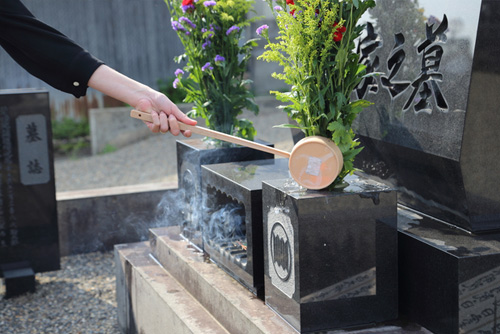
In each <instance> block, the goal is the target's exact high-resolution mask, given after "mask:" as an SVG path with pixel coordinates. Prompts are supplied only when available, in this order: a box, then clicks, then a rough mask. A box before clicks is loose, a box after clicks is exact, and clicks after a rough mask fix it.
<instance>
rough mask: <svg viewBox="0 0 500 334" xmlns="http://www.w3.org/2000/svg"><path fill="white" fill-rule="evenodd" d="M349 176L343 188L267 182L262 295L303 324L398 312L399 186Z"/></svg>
mask: <svg viewBox="0 0 500 334" xmlns="http://www.w3.org/2000/svg"><path fill="white" fill-rule="evenodd" d="M347 181H348V182H349V183H350V185H349V186H348V187H347V188H345V189H344V190H342V191H339V192H321V191H304V190H301V189H297V188H294V187H293V186H292V185H291V183H290V180H273V181H265V182H264V183H263V191H262V192H263V206H264V259H265V260H264V263H265V267H264V268H265V287H266V288H265V295H266V297H265V301H266V303H267V305H269V306H270V307H271V308H272V309H274V310H275V311H276V312H277V313H278V314H280V315H281V316H282V317H283V318H284V319H285V320H286V321H288V322H289V323H290V324H291V325H292V326H293V327H294V328H295V329H296V330H298V331H299V332H310V331H319V330H328V329H336V328H344V327H349V326H355V325H362V324H368V323H374V322H375V323H376V322H382V321H387V320H391V319H395V318H397V317H398V294H397V285H398V281H397V280H398V274H397V257H398V255H397V229H396V192H395V191H394V190H393V189H391V188H389V187H387V186H385V185H383V184H381V183H378V182H373V181H371V180H370V179H367V178H364V177H358V176H352V177H350V178H348V179H347Z"/></svg>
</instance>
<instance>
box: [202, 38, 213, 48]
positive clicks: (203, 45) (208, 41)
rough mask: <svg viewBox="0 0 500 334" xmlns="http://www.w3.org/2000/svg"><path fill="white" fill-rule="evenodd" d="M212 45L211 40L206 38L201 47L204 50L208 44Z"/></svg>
mask: <svg viewBox="0 0 500 334" xmlns="http://www.w3.org/2000/svg"><path fill="white" fill-rule="evenodd" d="M210 45H212V42H211V41H210V40H208V39H207V40H206V41H205V43H203V44H202V45H201V48H202V49H203V50H205V49H206V48H207V47H208V46H210Z"/></svg>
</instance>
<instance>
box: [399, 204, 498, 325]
mask: <svg viewBox="0 0 500 334" xmlns="http://www.w3.org/2000/svg"><path fill="white" fill-rule="evenodd" d="M398 229H399V267H400V286H399V288H400V292H399V293H400V304H401V307H400V310H401V312H402V313H403V314H404V315H406V316H407V317H408V318H410V319H412V320H413V321H417V322H418V323H420V324H422V325H423V326H425V327H426V328H428V329H429V330H431V331H432V332H434V333H440V334H457V333H484V334H486V333H491V334H493V333H498V332H499V331H500V322H499V320H498V319H500V316H499V315H500V314H499V313H500V307H499V306H500V305H499V304H500V233H490V234H480V235H477V234H472V233H468V232H466V231H464V230H461V229H458V228H456V227H454V226H453V225H449V224H446V223H443V222H442V221H438V220H436V219H432V218H430V217H428V216H424V215H422V214H419V213H418V212H415V211H410V210H406V209H405V210H403V209H400V210H399V213H398Z"/></svg>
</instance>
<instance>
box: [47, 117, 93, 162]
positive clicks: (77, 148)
mask: <svg viewBox="0 0 500 334" xmlns="http://www.w3.org/2000/svg"><path fill="white" fill-rule="evenodd" d="M89 135H90V126H89V122H88V121H87V120H86V119H85V120H82V121H75V120H74V119H71V118H64V119H62V120H61V121H52V138H53V143H54V150H55V152H57V153H59V154H62V155H69V156H72V157H76V156H77V155H79V154H81V153H82V152H85V151H86V150H88V148H89V147H90V142H89V139H88V137H89Z"/></svg>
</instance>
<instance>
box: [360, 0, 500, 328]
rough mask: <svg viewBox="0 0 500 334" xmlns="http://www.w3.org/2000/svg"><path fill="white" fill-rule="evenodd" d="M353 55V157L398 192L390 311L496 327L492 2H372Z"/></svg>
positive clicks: (499, 201)
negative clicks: (360, 67) (357, 75)
mask: <svg viewBox="0 0 500 334" xmlns="http://www.w3.org/2000/svg"><path fill="white" fill-rule="evenodd" d="M369 14H370V15H368V16H367V18H366V19H367V21H368V22H369V23H368V25H367V27H368V29H367V33H366V34H365V35H364V36H363V40H362V42H361V43H360V46H359V51H360V52H361V55H362V61H363V62H364V63H365V64H366V65H367V67H368V69H369V70H370V71H374V72H381V74H380V75H379V76H376V77H373V78H366V79H365V80H364V81H363V82H362V83H361V85H360V86H359V87H358V90H357V92H356V93H357V94H358V97H363V98H366V99H368V100H370V101H373V102H374V105H373V106H372V107H370V108H369V109H367V110H365V111H363V112H362V113H361V114H360V115H359V118H358V120H357V122H356V132H357V134H358V135H359V138H360V140H361V142H362V144H363V145H364V146H365V149H364V150H363V151H362V153H361V154H360V155H359V157H358V160H357V161H356V165H357V166H358V167H360V168H362V169H363V170H364V171H365V172H367V173H370V174H373V175H377V176H379V177H380V178H382V179H385V180H387V181H389V183H391V184H394V185H396V187H397V189H398V190H399V195H398V202H399V203H400V204H401V207H400V210H399V214H398V230H399V260H400V262H399V268H400V273H399V278H400V279H399V286H400V297H401V298H400V312H401V314H404V315H406V316H407V317H409V319H410V320H412V321H415V322H418V323H419V324H421V325H423V326H425V327H426V328H428V329H429V330H431V331H433V332H434V333H439V334H441V333H449V334H456V333H497V332H498V331H499V330H500V328H499V326H498V320H497V319H499V317H498V316H499V311H498V306H499V305H498V300H500V281H499V280H498V278H497V276H498V263H499V260H500V248H499V247H498V245H499V240H500V233H499V232H498V231H499V230H500V192H498V191H497V189H498V188H499V187H500V150H499V147H498V144H497V141H496V139H495V138H496V133H497V132H498V131H497V127H498V124H500V113H499V112H498V110H497V109H498V106H499V105H500V94H499V91H500V76H499V73H500V67H499V65H498V62H497V61H496V57H497V54H498V51H499V48H500V34H499V33H498V32H499V31H500V20H498V17H499V15H500V2H499V1H489V0H483V1H481V0H471V1H465V0H463V1H462V0H461V1H457V0H453V1H451V0H445V1H431V0H420V1H418V2H416V1H410V0H397V1H396V0H379V1H377V6H376V8H375V9H374V10H372V11H371V12H370V13H369Z"/></svg>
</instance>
